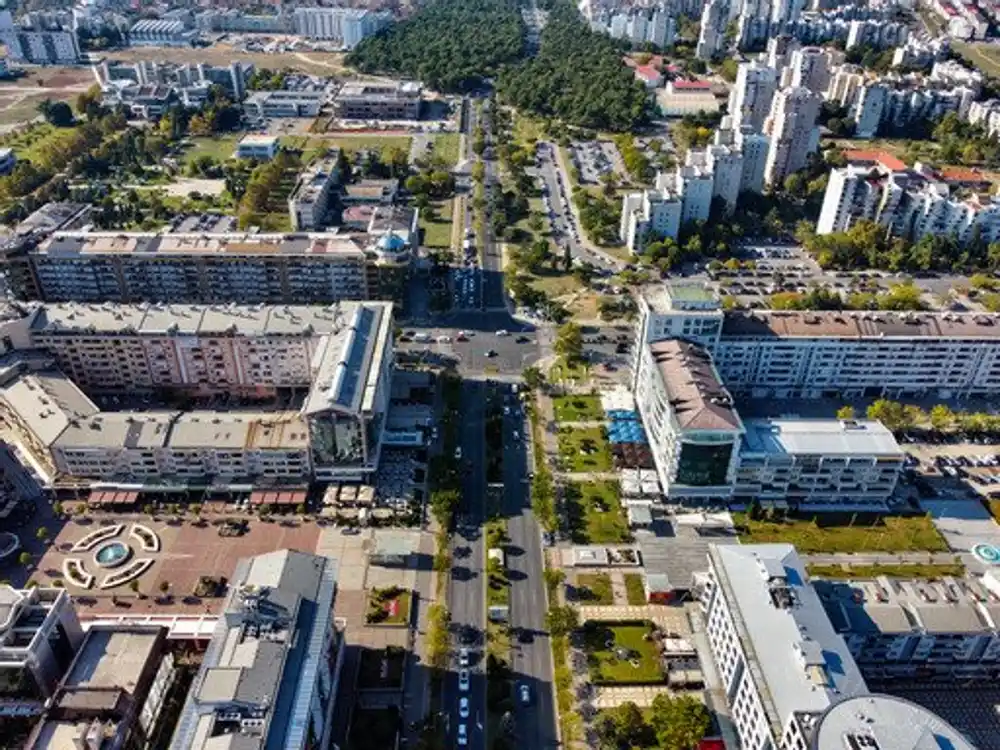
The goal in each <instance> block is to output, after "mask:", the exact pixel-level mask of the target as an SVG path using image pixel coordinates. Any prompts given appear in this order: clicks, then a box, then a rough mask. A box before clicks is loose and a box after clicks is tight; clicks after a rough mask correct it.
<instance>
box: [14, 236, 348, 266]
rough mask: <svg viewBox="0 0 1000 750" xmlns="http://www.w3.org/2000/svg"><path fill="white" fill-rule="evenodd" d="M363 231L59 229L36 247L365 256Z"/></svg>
mask: <svg viewBox="0 0 1000 750" xmlns="http://www.w3.org/2000/svg"><path fill="white" fill-rule="evenodd" d="M365 242H366V238H365V237H364V236H363V235H352V234H340V233H339V232H315V233H306V232H302V233H295V234H291V233H290V234H255V233H250V232H234V233H226V234H194V233H192V234H185V233H181V232H170V233H156V232H58V233H56V234H55V235H53V236H52V237H51V238H50V239H49V240H48V241H46V242H43V243H42V244H41V245H39V246H38V248H37V249H36V250H34V251H32V252H33V253H34V254H38V255H51V256H58V257H75V256H79V255H121V254H128V253H131V254H135V255H168V254H170V255H324V256H333V255H337V256H343V257H353V258H355V259H357V260H358V261H362V260H363V259H364V250H363V248H364V245H365Z"/></svg>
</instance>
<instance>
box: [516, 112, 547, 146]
mask: <svg viewBox="0 0 1000 750" xmlns="http://www.w3.org/2000/svg"><path fill="white" fill-rule="evenodd" d="M542 136H543V133H542V124H541V123H540V122H539V121H538V120H535V119H533V118H531V117H528V116H526V115H523V114H521V113H520V112H515V113H514V140H515V141H516V142H517V143H518V145H520V146H528V145H529V144H532V143H534V142H535V141H539V140H541V139H542Z"/></svg>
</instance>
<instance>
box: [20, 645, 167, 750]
mask: <svg viewBox="0 0 1000 750" xmlns="http://www.w3.org/2000/svg"><path fill="white" fill-rule="evenodd" d="M166 644H167V629H166V628H165V627H160V626H155V625H132V626H128V625H116V626H108V625H92V626H91V627H90V628H89V629H88V630H87V634H86V636H85V637H84V640H83V644H82V645H81V646H80V650H79V651H78V652H77V654H76V657H75V658H74V659H73V663H72V664H71V665H70V667H69V671H68V672H67V673H66V676H65V678H63V680H62V682H61V684H60V685H59V687H58V689H57V690H56V692H55V695H53V697H52V698H51V699H50V700H49V701H48V703H47V705H46V709H45V714H44V715H43V716H42V718H41V720H40V721H39V722H38V724H36V725H35V728H34V730H33V731H32V733H31V736H30V737H29V738H28V741H27V743H26V744H25V746H24V750H68V748H85V749H87V750H89V749H90V748H94V749H95V750H104V748H126V747H141V746H143V745H144V744H145V743H147V742H149V741H150V740H152V739H153V733H154V731H155V729H156V724H157V721H158V720H159V718H160V714H161V710H162V708H163V705H164V703H165V699H166V697H167V693H168V691H169V690H170V688H171V687H172V685H173V680H174V675H175V671H174V660H173V657H172V656H171V654H170V652H169V651H168V650H167V645H166Z"/></svg>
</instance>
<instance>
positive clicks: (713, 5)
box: [695, 0, 729, 60]
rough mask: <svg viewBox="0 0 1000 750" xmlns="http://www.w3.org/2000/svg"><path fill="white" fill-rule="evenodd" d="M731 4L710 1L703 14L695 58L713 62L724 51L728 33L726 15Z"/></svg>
mask: <svg viewBox="0 0 1000 750" xmlns="http://www.w3.org/2000/svg"><path fill="white" fill-rule="evenodd" d="M728 6H729V4H728V3H727V2H726V1H725V0H708V3H706V4H705V9H704V10H703V11H702V13H701V31H700V32H699V34H698V46H697V47H696V49H695V56H696V57H697V58H698V59H699V60H711V59H712V58H713V57H714V56H715V55H716V54H717V53H719V52H720V51H721V50H722V43H723V40H724V38H725V32H726V13H727V9H728Z"/></svg>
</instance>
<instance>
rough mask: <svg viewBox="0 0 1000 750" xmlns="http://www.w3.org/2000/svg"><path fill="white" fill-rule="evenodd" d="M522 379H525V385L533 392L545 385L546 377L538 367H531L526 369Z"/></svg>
mask: <svg viewBox="0 0 1000 750" xmlns="http://www.w3.org/2000/svg"><path fill="white" fill-rule="evenodd" d="M521 377H522V378H523V379H524V384H525V385H526V386H527V387H528V388H529V389H531V390H533V391H535V390H538V389H539V388H541V387H542V386H544V385H545V375H544V374H542V371H541V370H539V369H538V368H537V367H534V366H531V365H529V366H528V367H525V368H524V371H523V372H522V373H521Z"/></svg>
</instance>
